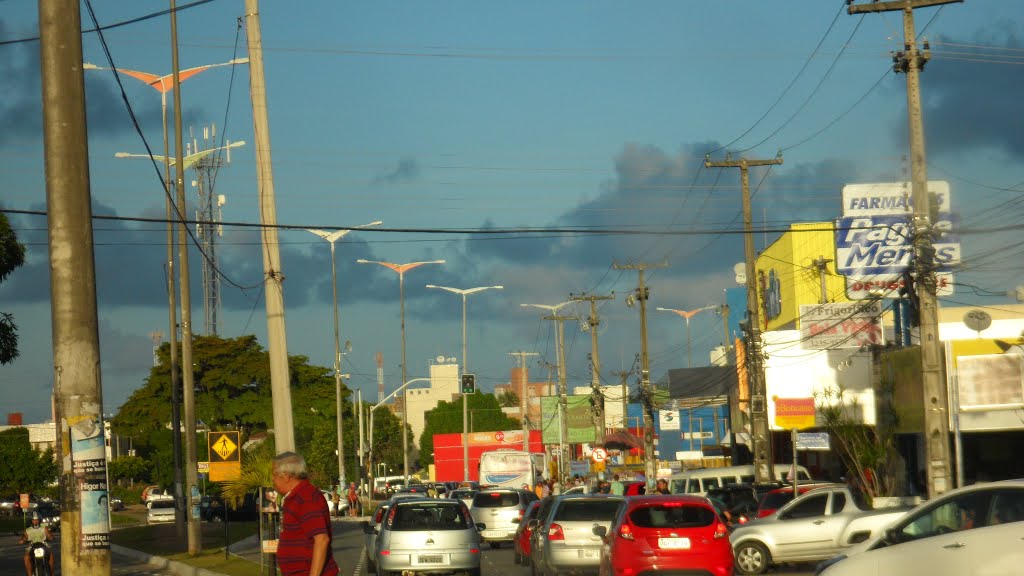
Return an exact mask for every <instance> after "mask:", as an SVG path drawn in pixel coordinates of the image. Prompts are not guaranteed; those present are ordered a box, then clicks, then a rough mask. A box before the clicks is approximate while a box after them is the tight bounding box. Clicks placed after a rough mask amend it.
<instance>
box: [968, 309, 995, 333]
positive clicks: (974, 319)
mask: <svg viewBox="0 0 1024 576" xmlns="http://www.w3.org/2000/svg"><path fill="white" fill-rule="evenodd" d="M964 325H966V326H967V327H968V328H970V329H971V330H974V331H975V332H981V331H983V330H985V329H986V328H988V327H989V326H991V325H992V317H991V316H989V314H988V312H985V311H984V310H977V309H975V310H968V311H967V313H966V314H964Z"/></svg>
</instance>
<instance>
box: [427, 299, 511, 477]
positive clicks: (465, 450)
mask: <svg viewBox="0 0 1024 576" xmlns="http://www.w3.org/2000/svg"><path fill="white" fill-rule="evenodd" d="M427 288H436V289H438V290H445V291H447V292H451V293H452V294H458V295H460V296H462V373H463V374H467V373H469V357H468V356H467V355H466V296H469V295H470V294H476V293H477V292H483V291H484V290H504V289H505V287H504V286H478V287H476V288H466V289H460V288H451V287H448V286H435V285H433V284H427ZM467 403H468V400H467V394H466V393H465V392H463V393H462V479H463V480H466V481H468V480H469V432H468V427H467V426H468V424H467V422H468V420H469V415H468V414H469V409H468V408H467Z"/></svg>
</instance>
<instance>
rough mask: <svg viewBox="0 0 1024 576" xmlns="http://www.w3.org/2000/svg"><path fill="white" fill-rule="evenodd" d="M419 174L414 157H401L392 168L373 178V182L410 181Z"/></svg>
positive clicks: (418, 167)
mask: <svg viewBox="0 0 1024 576" xmlns="http://www.w3.org/2000/svg"><path fill="white" fill-rule="evenodd" d="M419 175H420V165H419V163H418V162H416V159H415V158H402V159H400V160H399V161H398V165H397V166H395V168H394V170H391V171H390V172H386V173H384V174H380V175H379V176H377V177H376V178H374V180H373V181H374V182H375V183H378V184H380V183H384V184H395V183H397V182H411V181H413V180H415V179H416V178H417V177H418V176H419Z"/></svg>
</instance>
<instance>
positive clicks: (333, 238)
mask: <svg viewBox="0 0 1024 576" xmlns="http://www.w3.org/2000/svg"><path fill="white" fill-rule="evenodd" d="M380 224H382V222H381V221H380V220H376V221H374V222H370V223H369V224H363V225H362V226H356V228H367V227H369V226H379V225H380ZM352 230H354V229H353V228H349V229H345V230H336V231H334V232H326V231H324V230H313V229H309V232H311V233H313V234H316V235H317V236H319V237H321V238H323V239H324V240H327V241H328V242H330V243H331V292H332V293H333V295H334V396H335V398H334V400H335V408H336V410H337V419H338V422H337V427H338V448H337V450H336V452H337V453H338V486H342V485H344V484H345V443H344V435H343V434H342V426H341V379H342V378H343V377H344V378H347V377H348V376H347V375H342V373H341V344H340V342H339V339H338V338H339V337H338V274H337V272H336V268H335V258H334V243H335V242H337V241H338V240H340V239H342V238H344V237H345V235H347V234H348V233H349V232H351V231H352ZM356 475H357V476H358V473H357V474H356ZM339 489H340V488H339Z"/></svg>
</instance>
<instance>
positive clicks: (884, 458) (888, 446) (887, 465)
mask: <svg viewBox="0 0 1024 576" xmlns="http://www.w3.org/2000/svg"><path fill="white" fill-rule="evenodd" d="M814 398H815V400H816V404H817V411H818V415H819V419H818V421H819V422H821V423H823V424H824V426H825V429H826V430H828V433H829V436H831V438H832V439H833V440H834V442H835V444H834V445H835V447H836V449H837V452H838V454H839V458H840V460H841V461H842V462H843V465H844V466H845V467H846V469H847V470H848V472H847V474H852V475H853V477H854V478H856V480H857V483H858V484H859V485H860V487H861V488H862V489H863V490H864V492H865V494H866V495H868V496H869V497H871V498H874V497H876V496H891V495H893V494H894V491H895V489H896V476H897V470H896V465H895V464H896V463H897V462H898V461H899V458H898V456H897V454H896V449H895V436H894V434H893V432H892V430H894V429H895V427H872V426H867V425H865V424H864V423H863V421H862V419H861V418H859V417H858V416H859V415H860V414H861V413H862V411H861V409H860V403H859V402H858V401H857V399H856V398H854V397H853V396H851V395H850V394H849V392H848V391H847V390H846V389H844V388H843V387H842V386H830V387H827V388H825V389H824V390H822V391H821V392H820V393H816V394H815V395H814Z"/></svg>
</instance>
